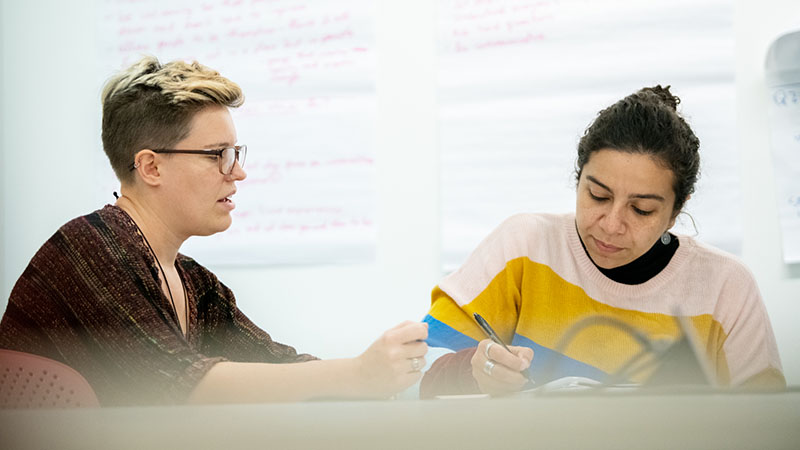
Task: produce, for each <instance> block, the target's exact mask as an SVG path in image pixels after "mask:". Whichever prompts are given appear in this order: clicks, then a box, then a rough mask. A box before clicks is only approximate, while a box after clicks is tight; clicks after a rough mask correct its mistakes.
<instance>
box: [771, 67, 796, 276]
mask: <svg viewBox="0 0 800 450" xmlns="http://www.w3.org/2000/svg"><path fill="white" fill-rule="evenodd" d="M768 93H769V119H770V130H771V144H772V158H773V162H774V166H775V191H776V195H777V197H778V215H779V219H780V224H781V235H782V238H783V260H784V262H786V263H798V262H800V83H796V84H790V85H785V86H778V87H773V88H770V89H769V90H768Z"/></svg>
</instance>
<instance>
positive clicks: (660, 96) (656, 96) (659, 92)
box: [636, 84, 681, 111]
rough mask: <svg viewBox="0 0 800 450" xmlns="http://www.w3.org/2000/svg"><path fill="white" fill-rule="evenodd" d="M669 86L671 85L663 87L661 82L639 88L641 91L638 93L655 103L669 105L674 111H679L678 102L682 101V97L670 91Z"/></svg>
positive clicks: (637, 93)
mask: <svg viewBox="0 0 800 450" xmlns="http://www.w3.org/2000/svg"><path fill="white" fill-rule="evenodd" d="M669 88H670V86H669V85H667V86H666V87H661V85H660V84H657V85H655V86H653V87H646V88H641V89H639V91H637V92H636V95H637V96H640V97H642V98H643V99H646V100H650V101H652V102H655V103H661V104H664V105H667V106H669V107H670V108H672V110H673V111H677V110H678V104H679V103H680V102H681V99H680V98H678V96H677V95H672V93H671V92H670V91H669Z"/></svg>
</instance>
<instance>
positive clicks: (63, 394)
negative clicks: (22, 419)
mask: <svg viewBox="0 0 800 450" xmlns="http://www.w3.org/2000/svg"><path fill="white" fill-rule="evenodd" d="M97 406H100V403H99V402H98V401H97V396H96V395H95V393H94V390H92V387H91V386H89V383H88V382H87V381H86V379H85V378H83V376H82V375H81V374H80V373H78V372H77V371H76V370H75V369H73V368H71V367H69V366H67V365H65V364H62V363H60V362H58V361H54V360H52V359H49V358H44V357H42V356H38V355H33V354H30V353H22V352H16V351H13V350H3V349H0V409H11V408H79V407H97Z"/></svg>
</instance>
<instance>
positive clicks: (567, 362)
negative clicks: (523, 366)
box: [512, 334, 608, 385]
mask: <svg viewBox="0 0 800 450" xmlns="http://www.w3.org/2000/svg"><path fill="white" fill-rule="evenodd" d="M512 345H517V346H521V347H522V346H524V347H530V348H532V349H533V363H531V367H530V368H529V369H528V371H529V372H530V374H531V376H532V377H533V379H534V380H536V384H539V385H541V384H543V383H547V382H548V381H552V380H557V379H559V378H563V377H586V378H591V379H593V380H597V381H604V380H606V378H608V374H607V373H605V372H604V371H602V370H600V369H598V368H597V367H594V366H591V365H589V364H586V363H583V362H580V361H578V360H576V359H572V358H570V357H569V356H566V355H564V354H562V353H558V352H556V351H554V350H551V349H549V348H547V347H543V346H541V345H539V344H537V343H535V342H533V341H532V340H530V339H528V338H526V337H525V336H522V335H519V334H515V335H514V341H513V342H512Z"/></svg>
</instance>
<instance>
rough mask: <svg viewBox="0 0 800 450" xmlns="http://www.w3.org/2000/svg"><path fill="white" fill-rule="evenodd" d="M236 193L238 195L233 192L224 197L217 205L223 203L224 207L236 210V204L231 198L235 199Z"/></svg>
mask: <svg viewBox="0 0 800 450" xmlns="http://www.w3.org/2000/svg"><path fill="white" fill-rule="evenodd" d="M235 193H236V191H233V192H231V193H230V194H228V195H226V196H225V197H222V198H221V199H219V200H217V203H222V204H223V205H225V206H227V207H229V208H230V209H233V208H235V207H236V204H235V203H234V202H233V200H231V197H233V194H235Z"/></svg>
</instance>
